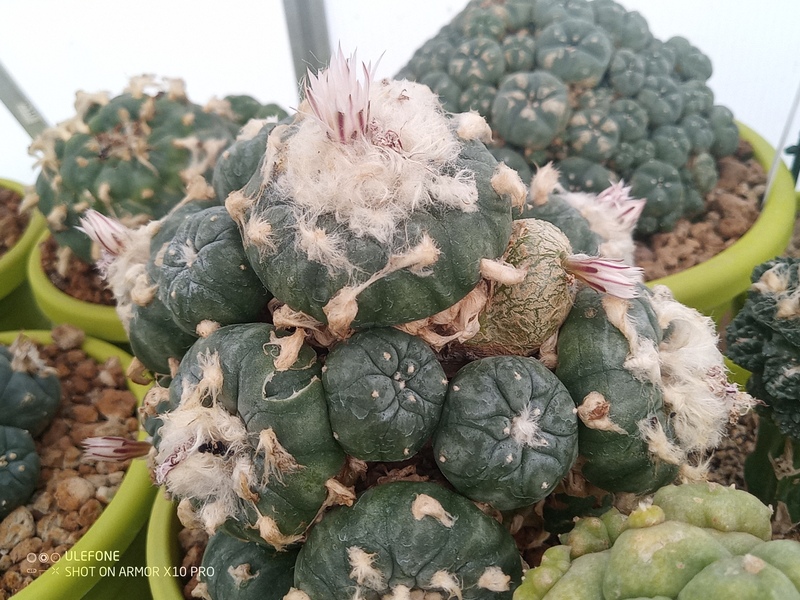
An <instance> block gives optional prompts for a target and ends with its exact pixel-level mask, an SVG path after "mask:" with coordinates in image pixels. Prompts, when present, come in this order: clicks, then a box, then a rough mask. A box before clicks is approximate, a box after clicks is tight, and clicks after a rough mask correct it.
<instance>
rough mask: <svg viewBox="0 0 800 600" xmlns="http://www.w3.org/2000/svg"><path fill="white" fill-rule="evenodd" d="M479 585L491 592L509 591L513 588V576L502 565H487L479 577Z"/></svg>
mask: <svg viewBox="0 0 800 600" xmlns="http://www.w3.org/2000/svg"><path fill="white" fill-rule="evenodd" d="M478 587H479V588H483V589H484V590H489V591H490V592H507V591H508V590H510V589H511V576H510V575H506V574H505V573H503V570H502V569H501V568H500V567H497V566H492V567H487V568H486V570H485V571H484V572H483V573H481V576H480V579H478Z"/></svg>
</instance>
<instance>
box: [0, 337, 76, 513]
mask: <svg viewBox="0 0 800 600" xmlns="http://www.w3.org/2000/svg"><path fill="white" fill-rule="evenodd" d="M60 401H61V383H60V381H59V379H58V375H57V373H56V371H55V369H53V368H51V367H48V366H47V365H46V364H45V362H44V361H43V360H42V359H41V358H40V357H39V352H38V349H37V347H36V345H35V344H34V343H33V342H32V341H31V340H30V339H29V338H26V337H25V336H24V335H20V336H19V337H18V338H17V340H16V341H15V342H14V343H13V344H12V345H11V346H0V520H2V519H4V518H5V517H6V516H7V515H8V514H9V513H10V512H11V511H13V510H14V509H15V508H17V507H18V506H21V505H23V504H25V503H26V502H27V501H28V499H29V498H30V497H31V495H32V494H33V492H34V490H35V489H36V485H37V483H38V481H39V471H40V461H39V455H38V453H37V451H36V446H35V444H34V437H35V436H37V435H39V434H40V433H41V432H42V431H44V429H45V428H46V427H47V426H48V425H49V424H50V421H51V420H52V419H53V417H54V416H55V414H56V410H57V409H58V406H59V403H60Z"/></svg>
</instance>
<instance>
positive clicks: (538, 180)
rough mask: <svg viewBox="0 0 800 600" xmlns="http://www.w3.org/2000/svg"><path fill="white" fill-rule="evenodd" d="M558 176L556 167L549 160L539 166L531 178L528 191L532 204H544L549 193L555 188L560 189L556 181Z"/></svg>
mask: <svg viewBox="0 0 800 600" xmlns="http://www.w3.org/2000/svg"><path fill="white" fill-rule="evenodd" d="M558 176H559V173H558V169H556V168H555V167H554V166H553V163H551V162H549V163H547V164H546V165H544V166H542V167H539V169H538V170H537V171H536V173H535V174H534V176H533V178H531V186H530V192H529V194H530V202H531V204H533V205H534V206H541V205H542V204H546V203H547V200H548V198H549V196H550V194H552V193H553V192H554V191H555V190H557V189H561V186H560V185H559V183H558Z"/></svg>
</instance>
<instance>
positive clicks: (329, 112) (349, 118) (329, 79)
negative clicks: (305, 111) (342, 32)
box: [305, 46, 375, 144]
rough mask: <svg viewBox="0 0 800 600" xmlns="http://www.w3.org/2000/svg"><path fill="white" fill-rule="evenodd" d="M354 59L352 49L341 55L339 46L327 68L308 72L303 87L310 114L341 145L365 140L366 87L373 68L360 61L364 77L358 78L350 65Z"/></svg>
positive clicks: (367, 98) (367, 110) (367, 95)
mask: <svg viewBox="0 0 800 600" xmlns="http://www.w3.org/2000/svg"><path fill="white" fill-rule="evenodd" d="M355 62H356V54H355V52H354V53H353V54H352V55H351V56H350V58H345V57H344V54H343V53H342V48H341V46H340V47H339V50H338V52H337V53H336V54H335V55H334V56H333V57H332V58H331V64H330V66H329V67H328V68H327V69H325V70H324V71H321V72H320V73H319V74H314V73H312V72H311V71H310V70H309V71H308V83H307V84H306V89H305V92H306V99H307V100H308V103H309V105H310V106H311V111H312V115H311V116H312V117H313V118H314V119H315V120H317V121H318V122H319V123H320V125H322V127H323V129H324V130H325V131H326V132H327V134H328V136H329V137H330V138H331V139H332V140H335V141H338V142H341V143H343V144H347V143H349V142H351V141H353V140H355V139H358V138H362V139H366V137H367V127H368V126H369V120H370V118H369V89H370V83H371V81H372V78H373V77H374V74H375V69H374V68H373V67H372V63H370V64H369V65H366V64H364V63H361V69H362V71H363V77H364V79H363V81H361V80H359V77H358V71H357V69H355V68H354V67H353V65H354V63H355Z"/></svg>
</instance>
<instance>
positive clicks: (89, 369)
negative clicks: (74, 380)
mask: <svg viewBox="0 0 800 600" xmlns="http://www.w3.org/2000/svg"><path fill="white" fill-rule="evenodd" d="M97 371H98V366H97V363H96V362H95V361H94V360H92V359H90V358H89V359H86V360H83V361H81V362H80V363H79V364H78V365H76V367H75V374H76V375H78V377H82V378H83V379H89V380H91V379H94V378H95V377H97Z"/></svg>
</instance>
